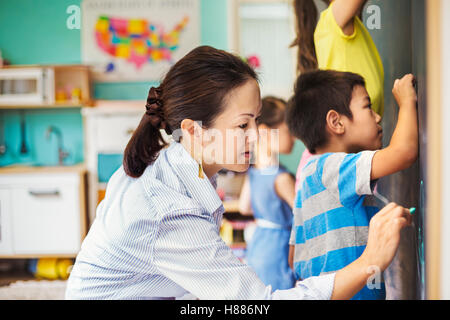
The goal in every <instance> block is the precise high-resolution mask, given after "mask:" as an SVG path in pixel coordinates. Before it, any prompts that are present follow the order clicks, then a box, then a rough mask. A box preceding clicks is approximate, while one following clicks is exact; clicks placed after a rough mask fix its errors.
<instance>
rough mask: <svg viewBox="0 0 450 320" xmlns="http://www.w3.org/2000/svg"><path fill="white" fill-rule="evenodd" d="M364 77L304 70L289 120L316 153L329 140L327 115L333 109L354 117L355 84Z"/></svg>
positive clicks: (345, 73)
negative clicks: (351, 108) (351, 103)
mask: <svg viewBox="0 0 450 320" xmlns="http://www.w3.org/2000/svg"><path fill="white" fill-rule="evenodd" d="M358 85H359V86H365V82H364V78H363V77H361V76H360V75H358V74H356V73H352V72H341V71H334V70H315V71H309V72H305V73H303V74H301V75H300V76H299V77H298V79H297V81H296V83H295V86H294V95H293V96H292V97H291V99H290V100H289V101H288V108H287V114H286V121H287V124H288V127H289V130H290V131H291V133H292V134H293V135H294V136H295V137H297V138H298V139H300V140H302V141H303V143H304V144H305V146H306V148H307V149H308V150H309V151H310V152H311V153H315V152H316V148H318V147H321V146H323V145H325V143H326V142H327V139H328V137H327V132H326V115H327V113H328V111H329V110H335V111H336V112H338V113H340V114H342V115H345V116H347V117H348V118H350V119H352V113H351V111H350V101H351V99H352V93H353V88H354V87H355V86H358Z"/></svg>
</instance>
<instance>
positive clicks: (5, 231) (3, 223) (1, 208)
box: [0, 165, 87, 258]
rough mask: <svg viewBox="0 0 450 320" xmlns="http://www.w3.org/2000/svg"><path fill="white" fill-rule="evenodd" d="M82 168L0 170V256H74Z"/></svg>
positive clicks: (79, 233) (79, 234) (80, 229)
mask: <svg viewBox="0 0 450 320" xmlns="http://www.w3.org/2000/svg"><path fill="white" fill-rule="evenodd" d="M85 177H86V168H85V167H84V165H75V166H65V167H62V166H56V167H26V166H10V167H3V168H0V258H34V257H52V256H57V257H75V256H76V255H77V253H78V252H79V250H80V247H81V242H82V240H83V239H84V237H85V235H86V232H87V231H86V230H87V221H86V218H87V214H86V181H85Z"/></svg>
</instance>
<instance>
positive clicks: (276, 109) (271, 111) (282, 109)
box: [258, 96, 286, 128]
mask: <svg viewBox="0 0 450 320" xmlns="http://www.w3.org/2000/svg"><path fill="white" fill-rule="evenodd" d="M285 119H286V101H284V100H283V99H281V98H277V97H273V96H267V97H264V98H263V99H262V108H261V114H260V116H259V117H258V124H265V125H266V126H268V127H269V128H274V127H277V126H278V125H280V124H281V123H283V122H284V121H285Z"/></svg>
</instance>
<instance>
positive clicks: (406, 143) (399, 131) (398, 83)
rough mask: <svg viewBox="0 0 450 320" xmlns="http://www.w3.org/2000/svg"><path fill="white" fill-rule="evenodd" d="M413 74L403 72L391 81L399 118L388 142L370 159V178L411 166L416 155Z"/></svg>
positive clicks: (415, 98) (416, 135) (415, 113)
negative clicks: (400, 76) (403, 73)
mask: <svg viewBox="0 0 450 320" xmlns="http://www.w3.org/2000/svg"><path fill="white" fill-rule="evenodd" d="M413 81H414V76H413V75H412V74H407V75H405V76H404V77H403V78H402V79H400V80H399V79H397V80H395V82H394V87H393V89H392V93H393V94H394V97H395V100H396V101H397V103H398V106H399V112H398V121H397V126H396V127H395V130H394V133H393V134H392V138H391V142H390V143H389V146H387V147H386V148H384V149H381V150H380V151H377V152H376V153H375V155H374V156H373V159H372V171H371V176H370V178H371V179H372V180H375V179H378V178H381V177H384V176H387V175H390V174H392V173H395V172H397V171H401V170H403V169H406V168H408V167H410V166H411V165H412V164H413V163H414V162H415V161H416V159H417V155H418V128H417V110H416V102H417V95H416V92H415V90H414V86H413Z"/></svg>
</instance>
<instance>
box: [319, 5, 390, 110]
mask: <svg viewBox="0 0 450 320" xmlns="http://www.w3.org/2000/svg"><path fill="white" fill-rule="evenodd" d="M332 5H333V3H331V4H330V5H329V6H328V8H327V9H326V10H324V11H323V12H322V13H321V15H320V19H319V21H318V23H317V27H316V30H315V31H314V44H315V47H316V55H317V62H318V67H319V69H332V70H338V71H349V72H353V73H357V74H359V75H361V76H362V77H363V78H364V80H365V82H366V90H367V92H368V93H369V96H370V100H371V101H372V109H373V110H374V111H375V112H377V113H378V114H379V115H380V116H383V111H384V102H383V97H384V90H383V85H384V70H383V63H382V62H381V59H380V55H379V53H378V50H377V48H376V46H375V44H374V43H373V40H372V37H371V36H370V34H369V32H368V31H367V29H366V28H365V27H364V24H363V23H362V22H361V20H360V19H359V18H358V17H355V18H354V19H353V25H354V31H353V34H352V35H349V36H348V35H346V34H344V32H343V31H342V29H341V28H340V27H339V25H338V24H337V22H336V20H335V18H334V15H333V12H332Z"/></svg>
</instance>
